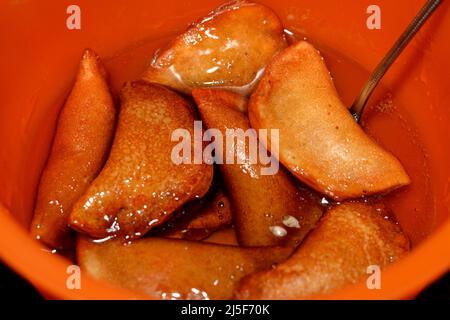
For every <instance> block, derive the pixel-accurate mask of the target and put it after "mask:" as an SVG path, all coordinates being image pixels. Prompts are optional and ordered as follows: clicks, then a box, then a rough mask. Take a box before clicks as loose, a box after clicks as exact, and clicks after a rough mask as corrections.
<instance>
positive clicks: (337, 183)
mask: <svg viewBox="0 0 450 320" xmlns="http://www.w3.org/2000/svg"><path fill="white" fill-rule="evenodd" d="M249 119H250V122H251V124H252V126H253V127H254V128H257V129H272V128H276V129H279V130H280V143H279V159H280V161H281V162H282V163H283V164H284V165H285V166H286V167H287V168H288V169H289V170H290V171H291V172H292V173H293V174H294V175H295V176H296V177H298V178H299V179H300V180H301V181H303V182H304V183H306V184H308V185H309V186H310V187H312V188H314V189H316V190H317V191H319V192H321V193H323V194H324V195H326V196H329V197H331V198H333V199H334V200H338V201H339V200H344V199H351V198H359V197H363V196H368V195H372V194H377V193H385V192H388V191H391V190H393V189H396V188H399V187H402V186H405V185H408V184H409V183H410V179H409V177H408V175H407V174H406V172H405V170H404V169H403V167H402V165H401V163H400V162H399V161H398V160H397V158H395V157H394V156H393V155H392V154H391V153H389V152H388V151H386V150H384V149H382V148H381V147H380V146H379V145H378V144H376V142H375V141H373V140H372V139H371V138H370V137H369V136H368V135H366V134H365V133H364V131H363V130H362V128H361V127H360V126H359V125H358V124H357V123H356V122H355V120H354V119H353V117H352V115H351V114H350V112H349V111H348V110H347V108H346V107H345V106H344V105H343V103H342V102H341V100H340V98H339V96H338V94H337V92H336V89H335V87H334V85H333V81H332V79H331V76H330V74H329V72H328V70H327V67H326V65H325V63H324V61H323V58H322V57H321V56H320V53H319V52H318V51H317V50H316V49H315V48H314V47H313V46H312V45H311V44H309V43H307V42H306V41H300V42H298V43H296V44H294V45H292V46H291V47H289V48H288V49H286V50H285V51H283V52H282V53H280V54H279V55H277V56H276V57H275V58H274V59H273V60H272V62H271V63H270V64H269V65H268V67H267V69H266V71H265V73H264V76H263V77H262V79H261V82H260V83H259V85H258V87H257V89H256V91H255V92H254V93H253V95H252V97H251V99H250V102H249ZM267 145H268V148H269V149H271V143H270V140H269V141H268V143H267Z"/></svg>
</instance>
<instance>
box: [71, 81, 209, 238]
mask: <svg viewBox="0 0 450 320" xmlns="http://www.w3.org/2000/svg"><path fill="white" fill-rule="evenodd" d="M193 123H194V114H193V111H192V109H191V106H190V105H189V104H188V103H187V102H186V101H185V100H184V99H183V98H181V97H180V96H178V95H177V94H176V93H174V92H172V91H170V90H169V89H166V88H164V87H162V86H160V85H156V84H149V83H146V82H144V81H137V82H131V83H128V84H126V85H125V87H124V88H123V90H122V93H121V110H120V114H119V119H118V126H117V129H116V135H115V137H114V141H113V145H112V149H111V154H110V156H109V158H108V160H107V162H106V165H105V167H104V168H103V170H102V171H101V173H100V174H99V176H98V177H97V178H96V179H95V180H94V181H93V182H92V184H91V186H90V187H89V188H88V190H87V191H86V192H85V193H84V194H83V196H82V197H81V199H80V200H79V201H78V202H77V203H76V204H75V206H74V209H73V211H72V213H71V214H70V225H71V226H72V227H73V228H74V229H76V230H78V231H81V232H85V233H87V234H89V235H90V236H92V237H94V238H103V237H107V236H113V235H120V236H122V237H125V238H126V239H130V238H133V237H140V236H142V235H144V234H145V233H146V232H147V231H148V230H150V229H152V228H154V227H156V226H159V225H161V224H162V223H164V222H165V221H167V220H168V219H169V218H170V217H171V216H172V214H173V212H174V211H175V210H177V209H179V208H181V207H182V206H183V205H184V204H185V203H186V202H188V201H190V200H192V199H197V198H200V197H202V196H203V195H204V194H205V193H206V192H207V191H208V189H209V186H210V184H211V181H212V176H213V168H212V166H211V165H207V164H176V163H175V162H174V161H173V159H172V157H171V153H172V149H173V147H174V146H175V144H176V142H173V141H172V140H171V138H172V136H171V135H172V133H173V131H174V130H176V129H178V128H184V129H185V130H188V131H189V132H190V133H191V134H192V132H193Z"/></svg>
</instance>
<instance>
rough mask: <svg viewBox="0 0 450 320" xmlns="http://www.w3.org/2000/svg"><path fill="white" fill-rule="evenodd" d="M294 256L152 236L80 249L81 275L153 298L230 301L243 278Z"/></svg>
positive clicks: (83, 241)
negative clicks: (84, 273)
mask: <svg viewBox="0 0 450 320" xmlns="http://www.w3.org/2000/svg"><path fill="white" fill-rule="evenodd" d="M290 251H291V250H290V249H289V248H282V247H273V248H240V247H236V246H228V245H219V244H211V243H205V242H195V241H187V240H177V239H160V238H152V237H148V238H143V239H138V240H136V241H133V242H132V243H131V244H128V245H124V244H123V242H121V241H119V240H112V241H106V242H103V243H94V242H93V241H92V240H90V239H87V238H84V237H81V238H80V239H79V241H78V245H77V257H78V263H79V265H80V267H81V270H82V271H83V272H86V273H87V274H89V275H90V276H92V277H93V278H95V279H98V280H103V281H106V282H108V283H109V284H111V285H116V286H119V287H122V288H126V289H131V290H135V291H137V292H141V293H144V294H146V295H148V296H149V297H150V298H153V299H230V298H231V296H232V293H233V289H234V287H235V285H236V283H237V282H238V281H239V279H241V278H242V277H243V276H245V275H247V274H249V273H252V272H255V271H260V270H266V269H270V268H271V267H272V265H273V264H275V263H278V262H281V261H283V260H284V259H286V258H287V257H288V255H289V253H290Z"/></svg>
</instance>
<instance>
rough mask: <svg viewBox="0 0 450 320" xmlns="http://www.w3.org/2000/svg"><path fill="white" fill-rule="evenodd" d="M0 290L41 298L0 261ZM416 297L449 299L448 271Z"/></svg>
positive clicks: (6, 294) (12, 295)
mask: <svg viewBox="0 0 450 320" xmlns="http://www.w3.org/2000/svg"><path fill="white" fill-rule="evenodd" d="M0 292H1V293H0V296H1V298H2V299H5V298H6V299H12V300H16V299H20V300H21V301H24V302H25V301H39V300H42V299H43V298H42V297H41V295H40V294H39V293H38V292H37V291H36V290H35V289H34V288H33V287H32V286H31V285H30V284H28V282H26V281H25V280H23V279H22V278H20V277H19V276H18V275H16V274H15V273H14V272H13V271H12V270H10V269H9V268H8V267H6V266H5V265H4V264H2V263H0ZM417 299H418V300H422V301H423V300H427V301H430V300H441V301H442V300H445V301H450V273H448V274H447V275H446V276H445V277H443V278H442V279H441V280H439V281H437V282H436V283H434V284H433V285H431V286H430V287H429V288H427V289H426V290H425V291H423V292H422V293H421V294H420V295H419V296H418V298H417Z"/></svg>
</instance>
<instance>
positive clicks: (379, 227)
mask: <svg viewBox="0 0 450 320" xmlns="http://www.w3.org/2000/svg"><path fill="white" fill-rule="evenodd" d="M408 250H409V242H408V239H407V238H406V237H405V235H404V234H403V233H402V231H401V230H400V228H399V227H398V226H397V225H396V224H395V223H393V222H392V221H390V220H388V219H386V218H385V217H384V215H382V212H380V211H379V210H377V209H375V208H374V207H372V206H371V205H369V204H363V203H345V204H341V205H335V206H333V207H332V208H331V209H330V210H329V211H328V212H327V213H326V214H325V215H324V217H323V218H322V220H321V221H320V223H319V225H318V226H317V228H316V229H315V230H314V231H312V232H311V234H310V235H309V236H308V237H307V238H306V239H305V241H304V242H303V244H302V245H301V247H299V249H297V251H296V252H295V253H294V254H293V255H292V256H291V257H290V258H289V259H288V260H287V261H286V262H284V263H282V264H280V265H278V266H277V267H276V268H275V269H274V270H271V271H268V272H260V273H256V274H253V275H250V276H248V277H246V278H244V279H243V280H242V281H241V283H240V285H239V289H238V290H237V293H236V297H237V298H239V299H301V298H308V297H311V296H313V295H317V294H327V293H330V292H332V291H333V290H335V289H338V288H341V287H343V286H345V285H349V284H352V283H356V282H358V281H361V280H362V279H364V277H366V278H367V277H368V274H367V268H368V267H369V266H372V265H377V266H380V267H385V266H387V265H389V264H390V263H392V262H394V261H396V260H398V259H399V258H401V257H402V256H403V255H405V254H406V253H407V252H408Z"/></svg>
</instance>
